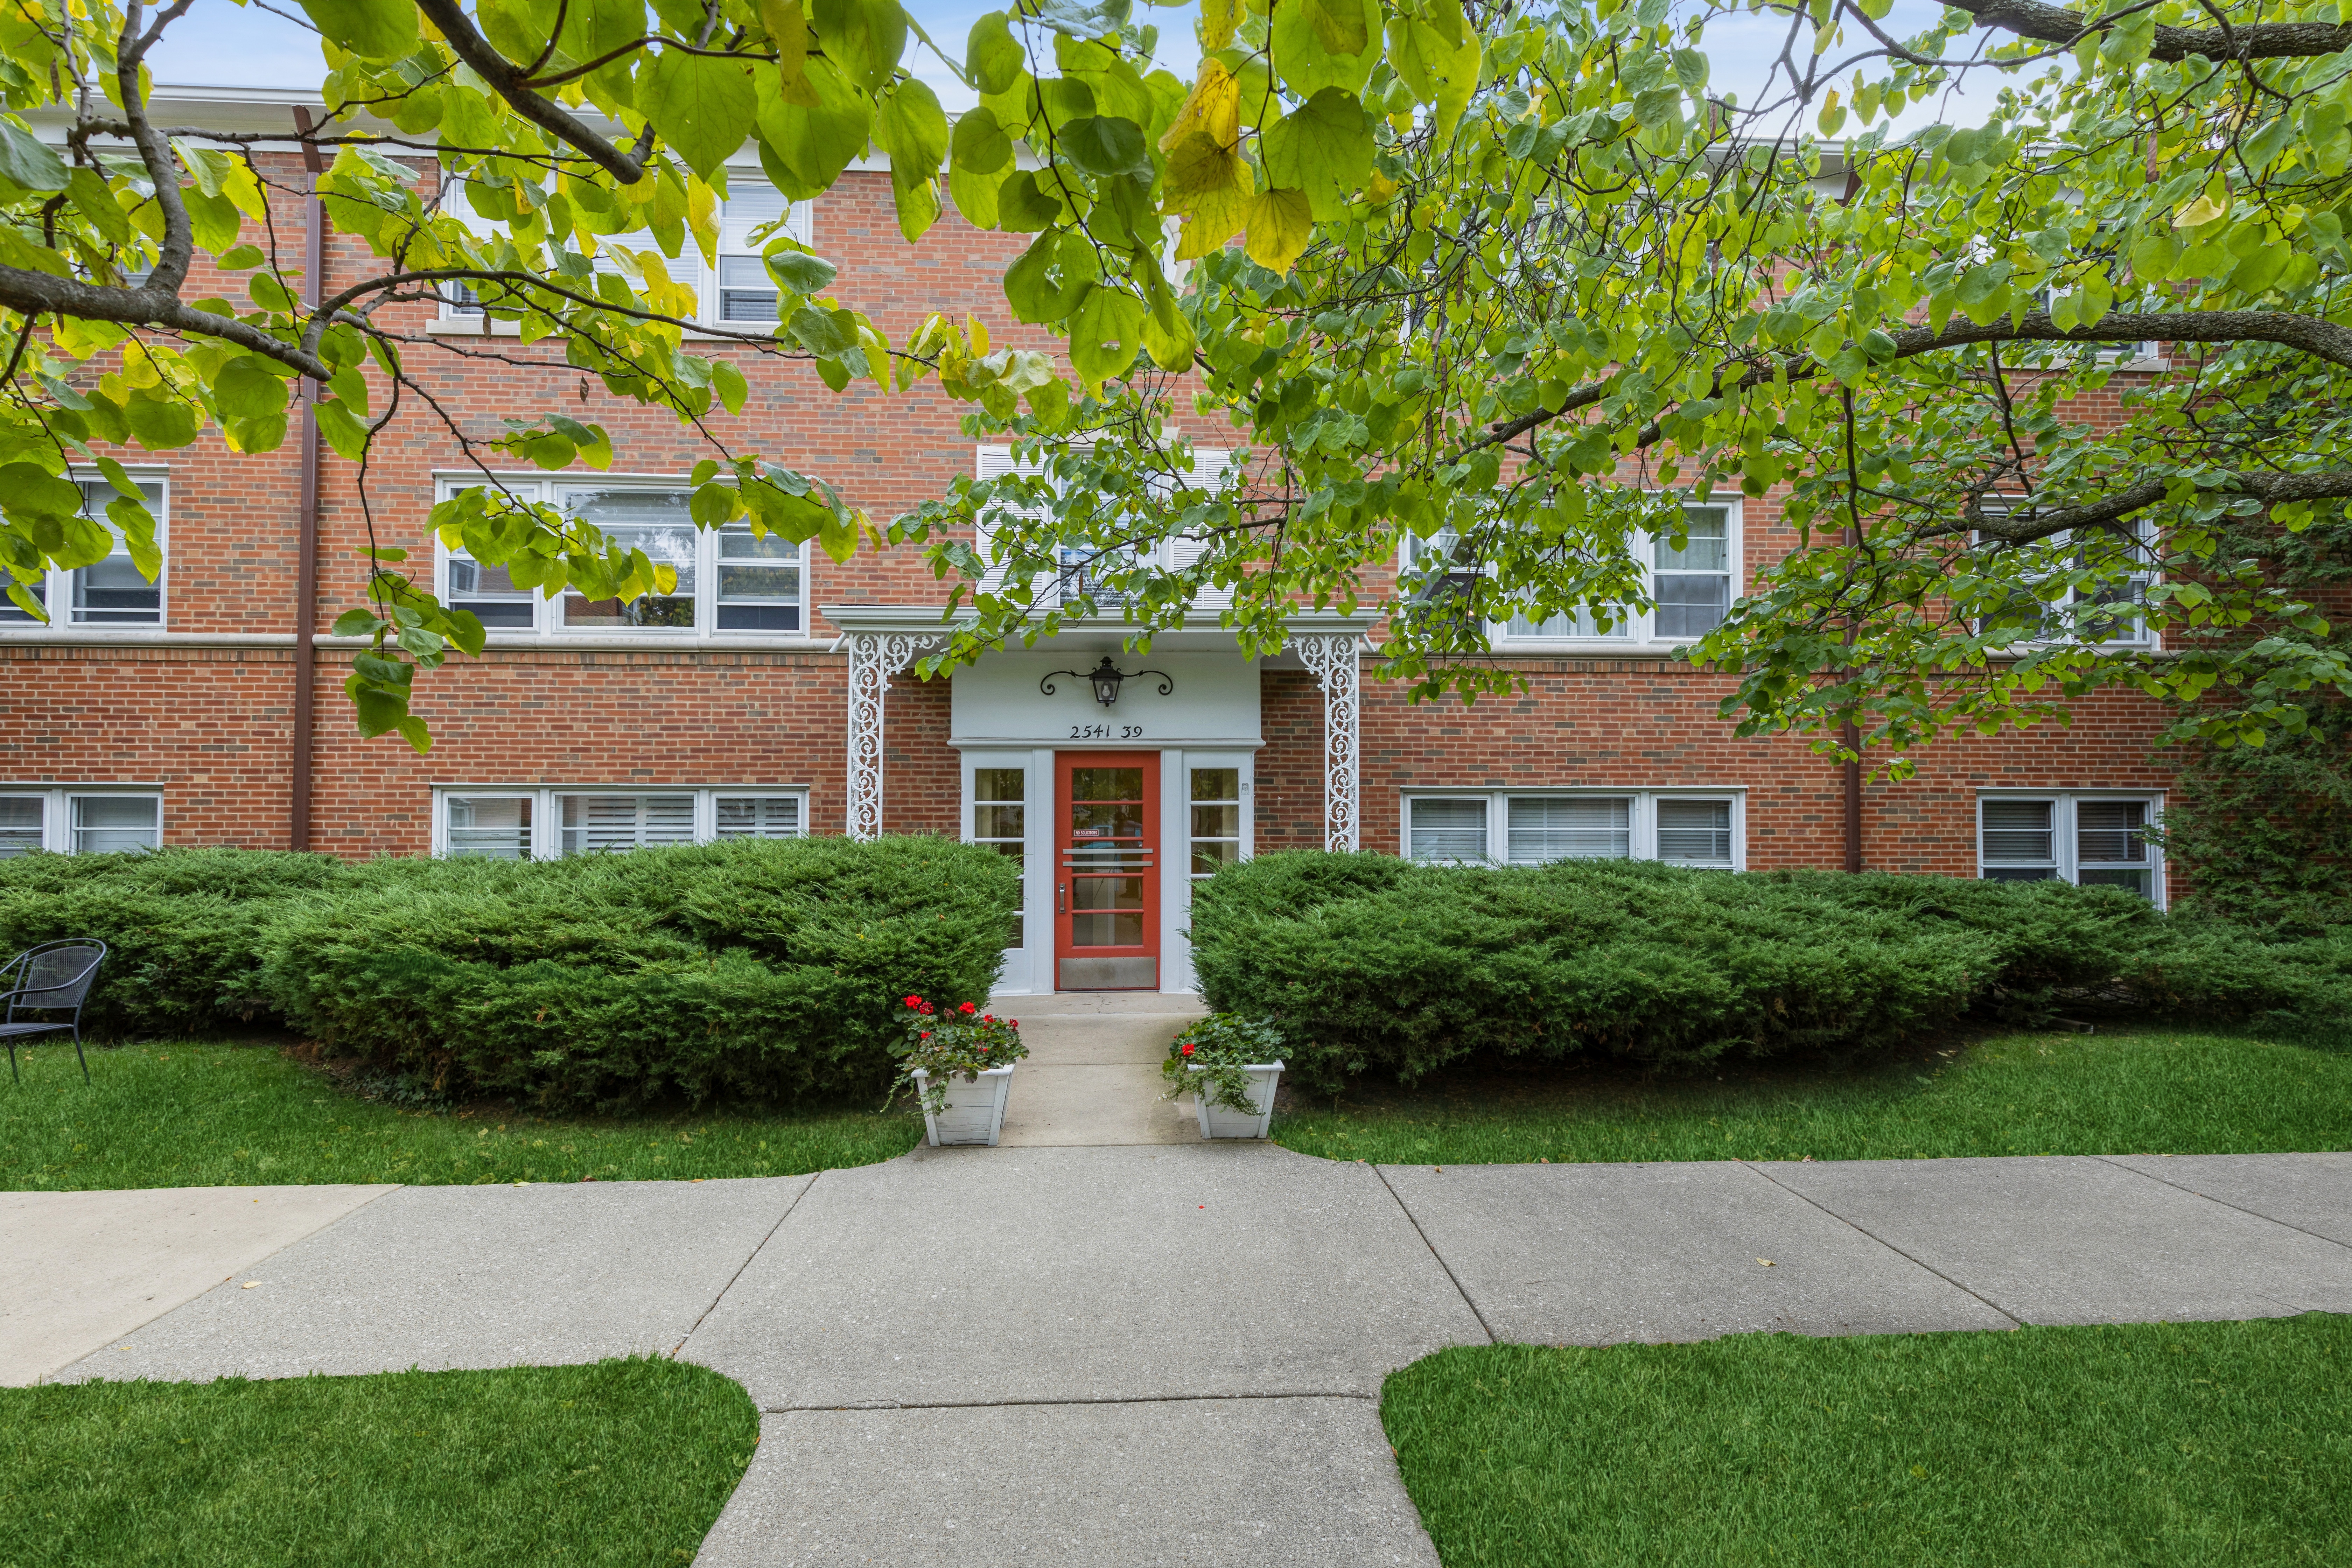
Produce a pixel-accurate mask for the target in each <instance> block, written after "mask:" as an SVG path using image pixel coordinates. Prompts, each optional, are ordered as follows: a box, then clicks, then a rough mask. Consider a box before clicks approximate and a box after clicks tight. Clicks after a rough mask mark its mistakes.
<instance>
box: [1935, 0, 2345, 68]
mask: <svg viewBox="0 0 2352 1568" xmlns="http://www.w3.org/2000/svg"><path fill="white" fill-rule="evenodd" d="M1945 3H1946V4H1947V5H1950V6H1951V7H1952V8H1953V9H1954V10H1956V11H1965V12H1967V13H1968V14H1969V16H1974V17H1975V18H1976V19H1977V26H1979V27H1998V28H2000V29H2001V30H2002V31H2004V32H2010V33H2015V34H2017V35H2018V36H2019V37H2026V38H2034V39H2038V40H2040V41H2041V42H2042V43H2045V44H2072V43H2074V41H2075V40H2076V39H2077V38H2080V37H2082V36H2083V35H2084V33H2086V32H2089V31H2091V30H2092V29H2093V28H2095V27H2098V26H2105V25H2106V23H2105V20H2103V21H2101V22H2094V21H2092V20H2091V19H2090V18H2089V17H2087V16H2084V15H2083V13H2081V12H2080V11H2070V10H2067V9H2066V8H2065V7H2064V6H2063V5H2044V4H2042V0H1945ZM2108 20H2111V19H2108ZM2347 48H2352V24H2347V23H2337V24H2334V25H2330V24H2328V23H2326V22H2249V23H2245V24H2242V25H2240V26H2234V27H2169V26H2158V28H2157V29H2156V42H2155V44H2154V46H2153V47H2150V48H2149V50H2148V58H2151V59H2158V60H2166V61H2175V62H2177V61H2179V60H2185V59H2189V58H2198V57H2202V58H2207V59H2217V60H2293V59H2313V58H2319V57H2321V56H2325V55H2333V54H2340V53H2342V52H2343V51H2344V50H2346V49H2347Z"/></svg>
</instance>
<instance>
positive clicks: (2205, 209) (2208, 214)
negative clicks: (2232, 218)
mask: <svg viewBox="0 0 2352 1568" xmlns="http://www.w3.org/2000/svg"><path fill="white" fill-rule="evenodd" d="M2229 212H2230V208H2229V206H2228V205H2227V204H2226V203H2222V202H2217V201H2215V200H2214V199H2213V196H2212V194H2211V193H2210V192H2208V193H2207V194H2205V195H2201V196H2199V197H2198V198H2197V199H2196V200H2195V201H2193V202H2190V203H2189V205H2187V206H2185V207H2182V208H2181V209H2180V210H2179V212H2177V213H2174V214H2173V215H2172V226H2173V227H2175V228H2200V227H2202V226H2205V225H2206V224H2209V223H2211V222H2212V221H2213V220H2214V219H2216V218H2219V217H2226V216H2229Z"/></svg>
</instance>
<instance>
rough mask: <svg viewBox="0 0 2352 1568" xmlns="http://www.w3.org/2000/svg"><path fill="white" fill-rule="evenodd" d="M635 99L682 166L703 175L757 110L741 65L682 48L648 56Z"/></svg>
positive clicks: (741, 135)
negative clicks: (650, 58)
mask: <svg viewBox="0 0 2352 1568" xmlns="http://www.w3.org/2000/svg"><path fill="white" fill-rule="evenodd" d="M762 74H763V75H767V76H772V75H773V74H774V73H773V72H763V73H762ZM637 103H638V107H639V108H641V109H643V110H645V114H646V119H647V120H649V121H652V122H653V124H654V126H655V128H656V130H658V131H659V132H661V134H662V138H663V140H665V141H667V142H668V143H669V144H670V145H671V146H672V147H673V148H675V149H677V154H678V156H679V157H681V158H683V159H685V160H686V163H687V166H688V168H690V169H692V170H693V171H694V172H695V173H696V174H700V175H702V176H703V177H705V178H706V179H707V178H709V175H710V172H711V171H712V170H714V169H717V168H719V166H720V165H722V164H723V163H726V162H727V160H728V159H729V158H730V157H731V156H732V155H733V154H734V153H735V150H736V149H737V148H739V147H740V146H742V145H743V143H744V142H745V141H746V140H747V139H748V138H749V137H750V136H751V128H752V126H753V124H754V123H755V122H756V121H757V120H758V117H759V110H760V99H759V94H758V92H757V91H756V90H755V89H753V88H752V85H751V73H750V71H748V70H747V69H746V68H744V67H742V66H741V65H739V64H737V63H736V62H735V61H733V60H730V59H718V58H712V57H711V56H709V55H689V54H687V53H684V52H683V51H665V52H664V53H663V54H662V56H661V57H660V58H658V59H656V60H655V61H654V63H653V68H652V69H651V70H649V71H648V72H646V74H645V76H644V77H643V78H642V79H640V80H639V82H638V84H637Z"/></svg>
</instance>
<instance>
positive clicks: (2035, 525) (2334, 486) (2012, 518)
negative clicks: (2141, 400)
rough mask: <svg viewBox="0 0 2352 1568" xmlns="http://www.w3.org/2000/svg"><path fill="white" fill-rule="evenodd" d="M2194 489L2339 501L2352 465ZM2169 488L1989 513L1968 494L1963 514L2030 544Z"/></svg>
mask: <svg viewBox="0 0 2352 1568" xmlns="http://www.w3.org/2000/svg"><path fill="white" fill-rule="evenodd" d="M2198 488H2199V489H2206V490H2214V491H2218V492H2220V493H2221V494H2224V495H2247V496H2252V497H2253V498H2254V499H2255V500H2258V501H2261V502H2262V503H2263V505H2264V506H2284V505H2286V504H2287V503H2288V502H2290V501H2312V500H2347V499H2352V468H2321V469H2318V470H2316V471H2315V472H2312V473H2307V474H2263V473H2251V474H2232V475H2231V476H2230V478H2229V479H2227V480H2225V481H2223V482H2221V483H2220V484H2211V485H2200V486H2199V487H2198ZM2168 491H2169V485H2168V481H2167V480H2164V479H2143V480H2142V481H2141V482H2139V483H2138V484H2136V485H2132V486H2129V487H2127V488H2126V489H2121V490H2118V491H2116V493H2115V494H2114V495H2112V496H2109V497H2108V498H2107V499H2106V500H2102V501H2093V502H2092V503H2090V504H2089V505H2087V506H2070V507H2061V508H2059V509H2058V510H2055V511H2042V510H2036V509H2035V508H2034V507H2032V505H2030V504H2013V505H2011V506H2010V507H2008V508H2006V509H2004V510H1998V511H1990V512H1989V511H1987V510H1984V500H1983V498H1982V497H1981V496H1971V497H1970V498H1969V504H1968V508H1967V510H1966V512H1965V514H1964V515H1965V517H1966V520H1967V530H1968V531H1969V532H1973V533H1976V534H1979V535H1981V536H1982V537H1984V538H1986V539H1989V540H1992V541H1994V542H1998V543H2001V544H2032V543H2033V542H2036V541H2039V540H2043V539H2048V538H2051V537H2052V536H2053V535H2056V534H2060V533H2064V532H2067V531H2070V530H2074V529H2084V528H2103V527H2105V526H2106V525H2107V524H2109V523H2114V522H2120V521H2123V520H2124V519H2125V518H2126V517H2129V516H2130V515H2131V514H2132V513H2134V512H2136V511H2145V510H2147V509H2148V508H2149V507H2152V506H2154V505H2156V504H2157V503H2158V502H2159V501H2161V500H2164V498H2165V496H2166V495H2167V494H2168Z"/></svg>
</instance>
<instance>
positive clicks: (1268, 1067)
mask: <svg viewBox="0 0 2352 1568" xmlns="http://www.w3.org/2000/svg"><path fill="white" fill-rule="evenodd" d="M1282 1067H1283V1064H1282V1063H1280V1062H1252V1063H1250V1064H1249V1065H1248V1066H1247V1067H1244V1068H1242V1071H1244V1072H1245V1073H1247V1074H1249V1080H1250V1087H1249V1098H1250V1104H1251V1105H1252V1106H1254V1107H1255V1110H1233V1109H1231V1108H1230V1107H1227V1106H1223V1105H1212V1104H1210V1103H1209V1097H1208V1096H1207V1095H1206V1094H1204V1093H1202V1091H1201V1090H1199V1089H1194V1090H1193V1091H1192V1107H1193V1109H1194V1110H1198V1111H1199V1112H1200V1113H1201V1136H1202V1137H1203V1138H1263V1137H1265V1134H1266V1130H1267V1129H1268V1128H1270V1127H1272V1126H1273V1125H1274V1086H1275V1085H1276V1084H1277V1083H1280V1082H1281V1081H1282ZM1185 1070H1186V1071H1187V1072H1199V1071H1200V1070H1201V1069H1200V1068H1186V1069H1185Z"/></svg>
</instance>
